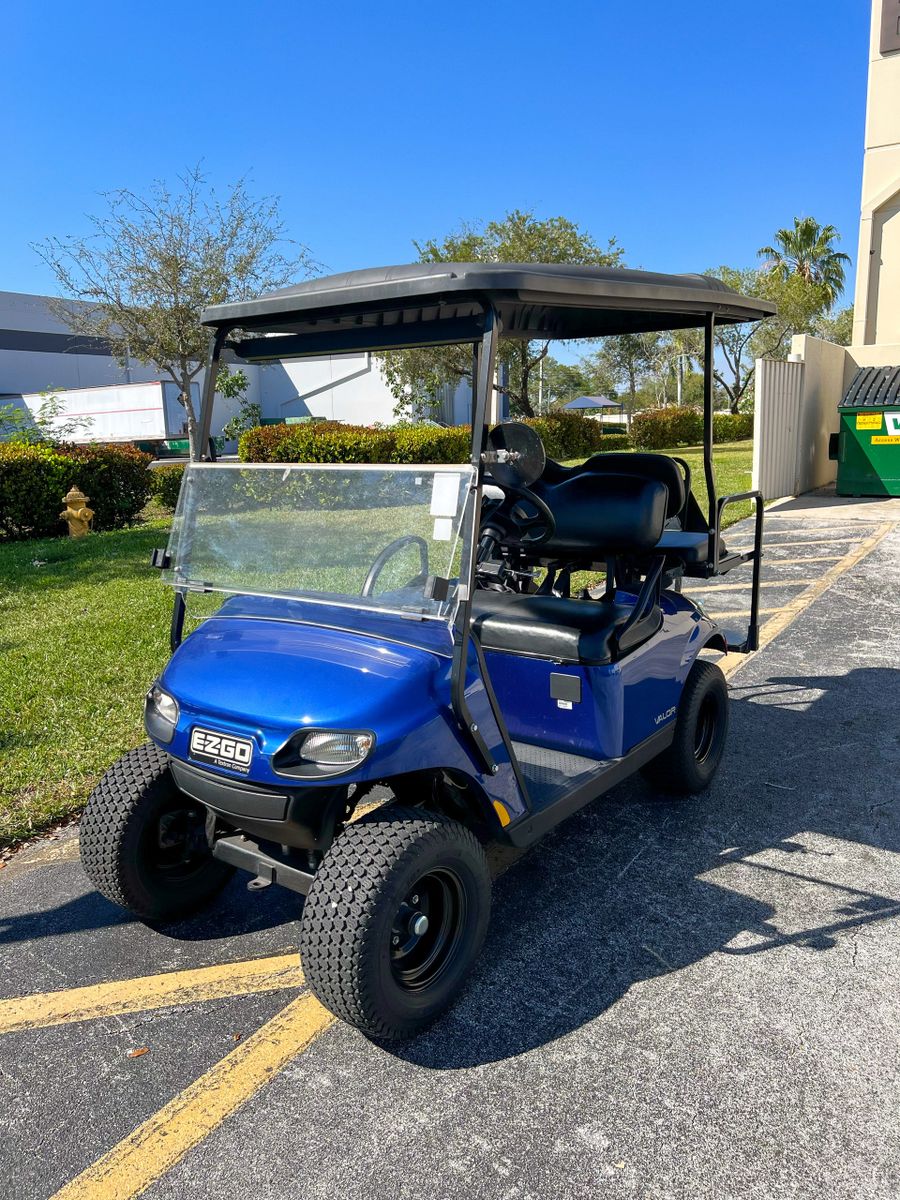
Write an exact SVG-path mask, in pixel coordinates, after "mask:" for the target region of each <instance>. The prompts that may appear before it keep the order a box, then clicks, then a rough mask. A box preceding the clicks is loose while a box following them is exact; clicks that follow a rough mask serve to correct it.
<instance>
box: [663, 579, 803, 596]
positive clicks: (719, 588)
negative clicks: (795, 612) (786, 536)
mask: <svg viewBox="0 0 900 1200" xmlns="http://www.w3.org/2000/svg"><path fill="white" fill-rule="evenodd" d="M759 586H760V587H761V588H774V587H808V586H809V580H808V579H764V580H762V582H761V583H760V585H759ZM749 590H750V580H749V579H748V580H747V581H746V583H714V582H712V581H710V582H709V583H697V584H695V583H694V582H693V580H691V583H690V586H684V587H683V588H682V591H683V592H684V594H685V595H686V596H688V595H690V596H693V595H696V593H697V592H746V591H749Z"/></svg>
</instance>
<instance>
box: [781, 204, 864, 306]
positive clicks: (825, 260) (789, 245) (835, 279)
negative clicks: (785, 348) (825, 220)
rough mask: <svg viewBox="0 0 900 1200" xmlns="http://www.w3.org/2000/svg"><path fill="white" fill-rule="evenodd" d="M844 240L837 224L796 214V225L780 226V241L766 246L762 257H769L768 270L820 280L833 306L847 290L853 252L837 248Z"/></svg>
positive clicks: (808, 279) (785, 277)
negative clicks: (846, 277) (846, 270)
mask: <svg viewBox="0 0 900 1200" xmlns="http://www.w3.org/2000/svg"><path fill="white" fill-rule="evenodd" d="M840 240H841V235H840V234H839V233H838V231H837V230H836V229H835V227H834V226H833V225H820V224H819V223H818V221H814V220H813V218H812V217H794V228H793V229H779V230H778V231H777V232H776V234H775V241H776V243H777V245H775V246H763V247H762V248H761V249H760V251H759V257H760V258H763V259H765V260H766V262H765V268H766V270H769V271H775V272H777V273H778V274H779V275H780V276H781V278H782V279H785V280H787V279H789V278H790V276H791V275H800V276H802V278H803V279H805V280H806V282H807V283H814V284H818V286H820V287H821V288H822V289H823V291H824V293H825V296H826V297H827V302H828V307H829V308H831V307H832V306H833V305H834V302H835V300H837V298H838V296H839V295H840V294H841V292H842V291H843V290H844V263H849V262H850V258H849V255H847V254H841V252H840V251H839V250H835V249H834V243H835V242H839V241H840Z"/></svg>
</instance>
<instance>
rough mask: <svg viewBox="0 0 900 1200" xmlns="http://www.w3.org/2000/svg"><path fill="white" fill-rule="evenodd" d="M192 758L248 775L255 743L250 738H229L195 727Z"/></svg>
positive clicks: (192, 736) (193, 730) (222, 734)
mask: <svg viewBox="0 0 900 1200" xmlns="http://www.w3.org/2000/svg"><path fill="white" fill-rule="evenodd" d="M191 758H196V759H200V760H201V761H202V762H209V763H214V764H215V765H216V766H217V767H227V768H228V769H229V770H230V771H240V772H241V774H243V775H246V774H247V772H248V771H249V770H250V762H251V760H252V758H253V743H252V742H251V741H250V739H249V738H237V737H229V736H228V735H227V734H225V733H214V732H213V730H211V729H200V728H199V727H198V726H196V725H195V726H194V728H193V729H192V730H191Z"/></svg>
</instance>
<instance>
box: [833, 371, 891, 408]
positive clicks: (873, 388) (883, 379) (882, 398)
mask: <svg viewBox="0 0 900 1200" xmlns="http://www.w3.org/2000/svg"><path fill="white" fill-rule="evenodd" d="M892 405H900V367H858V368H857V371H856V374H855V375H854V376H853V379H852V380H851V381H850V386H849V387H848V388H847V392H846V395H845V396H844V398H843V400H842V401H841V402H840V404H839V405H838V407H839V408H890V407H891V406H892Z"/></svg>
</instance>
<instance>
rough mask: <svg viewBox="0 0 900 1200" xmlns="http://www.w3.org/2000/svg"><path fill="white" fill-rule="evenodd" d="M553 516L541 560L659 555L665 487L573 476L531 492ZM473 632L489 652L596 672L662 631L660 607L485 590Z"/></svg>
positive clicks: (627, 478) (478, 598)
mask: <svg viewBox="0 0 900 1200" xmlns="http://www.w3.org/2000/svg"><path fill="white" fill-rule="evenodd" d="M532 490H533V491H534V492H535V494H537V495H538V496H540V498H541V499H542V500H543V501H544V502H545V504H546V505H547V506H548V508H549V509H550V511H551V512H552V513H553V516H554V519H555V522H556V528H555V530H554V532H553V535H552V536H551V537H550V538H549V539H548V540H547V541H546V542H542V543H541V544H540V545H539V546H537V547H535V548H534V553H536V554H537V555H538V556H539V557H540V559H541V560H543V561H545V562H546V561H548V560H561V561H564V562H573V561H577V562H583V563H588V564H589V563H595V562H596V563H605V562H606V561H607V560H608V559H610V558H613V557H616V556H617V555H636V554H646V553H648V552H650V551H652V550H653V548H654V547H655V546H656V544H657V542H658V541H659V538H660V535H661V534H662V530H663V524H664V522H665V520H666V503H667V499H668V492H667V489H666V487H665V485H664V484H663V483H660V482H659V481H658V480H654V479H645V478H640V477H639V476H636V475H624V474H622V475H619V474H606V473H602V474H601V473H584V472H578V471H572V472H566V474H565V475H564V476H563V477H562V478H560V479H559V480H558V482H556V483H548V482H547V481H545V480H544V479H543V478H542V479H540V480H538V481H537V482H536V483H535V484H533V485H532ZM472 611H473V625H472V627H473V630H474V632H475V634H476V636H477V637H478V638H479V640H480V641H481V644H482V646H483V647H484V648H485V650H499V651H506V652H507V653H513V654H524V655H527V656H528V657H534V658H547V659H551V660H553V661H555V662H565V663H585V664H590V665H592V666H597V665H602V664H605V663H609V662H614V661H615V660H616V659H617V658H619V657H620V656H621V655H623V654H626V653H628V652H629V651H630V650H634V649H635V648H636V647H637V646H639V645H640V644H641V643H642V642H645V641H646V640H647V639H648V638H650V637H652V636H653V634H654V633H656V631H657V630H658V629H659V627H660V625H661V624H662V613H661V612H660V609H659V605H658V604H657V603H656V602H655V601H654V600H653V598H652V596H651V597H648V602H647V604H646V607H645V608H641V607H639V606H635V605H631V604H619V603H617V602H616V601H615V600H614V599H613V598H612V597H611V596H609V597H605V598H604V599H602V600H572V599H569V598H567V597H562V596H554V595H552V594H551V595H519V594H515V593H508V592H494V591H479V592H476V593H475V596H474V597H473V602H472Z"/></svg>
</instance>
